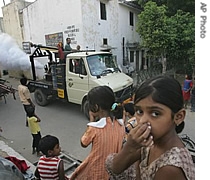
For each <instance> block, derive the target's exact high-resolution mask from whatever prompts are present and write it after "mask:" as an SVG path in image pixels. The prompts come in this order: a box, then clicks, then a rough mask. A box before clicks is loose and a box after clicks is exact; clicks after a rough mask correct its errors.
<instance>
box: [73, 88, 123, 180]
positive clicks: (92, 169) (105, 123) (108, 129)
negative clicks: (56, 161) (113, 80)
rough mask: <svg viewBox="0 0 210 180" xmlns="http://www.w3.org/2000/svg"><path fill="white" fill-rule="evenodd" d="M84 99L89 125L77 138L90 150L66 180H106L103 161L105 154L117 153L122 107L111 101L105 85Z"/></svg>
mask: <svg viewBox="0 0 210 180" xmlns="http://www.w3.org/2000/svg"><path fill="white" fill-rule="evenodd" d="M87 98H88V102H89V109H90V111H89V114H90V123H88V124H87V129H86V131H85V133H84V135H83V136H82V138H81V145H82V147H87V146H88V145H90V144H92V149H91V152H90V154H89V155H88V156H87V158H86V159H85V160H84V161H83V162H82V163H81V164H80V166H79V167H77V169H76V170H75V171H74V173H73V174H72V176H71V177H70V179H71V180H74V179H77V180H80V179H91V180H99V179H108V178H109V176H108V173H107V172H106V169H105V159H106V157H107V155H108V154H110V153H117V152H119V151H120V149H121V148H122V141H123V137H124V134H125V127H124V122H123V119H122V118H123V107H122V105H121V104H118V103H116V102H115V95H114V92H113V91H112V89H111V88H110V87H108V86H98V87H95V88H93V89H91V90H90V91H89V93H88V95H87Z"/></svg>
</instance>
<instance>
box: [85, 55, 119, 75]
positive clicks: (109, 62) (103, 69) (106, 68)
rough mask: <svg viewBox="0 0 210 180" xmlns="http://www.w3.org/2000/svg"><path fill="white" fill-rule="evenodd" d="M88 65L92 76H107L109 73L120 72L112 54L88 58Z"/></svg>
mask: <svg viewBox="0 0 210 180" xmlns="http://www.w3.org/2000/svg"><path fill="white" fill-rule="evenodd" d="M87 63H88V66H89V69H90V73H91V75H92V76H105V75H107V74H108V73H113V72H116V71H119V68H118V66H117V63H116V62H115V60H114V57H113V56H112V55H111V54H110V55H107V54H100V55H92V56H88V57H87Z"/></svg>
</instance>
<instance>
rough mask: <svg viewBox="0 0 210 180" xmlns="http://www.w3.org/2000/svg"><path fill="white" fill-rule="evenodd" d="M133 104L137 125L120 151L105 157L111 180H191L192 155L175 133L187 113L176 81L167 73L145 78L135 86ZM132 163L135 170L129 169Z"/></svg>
mask: <svg viewBox="0 0 210 180" xmlns="http://www.w3.org/2000/svg"><path fill="white" fill-rule="evenodd" d="M134 104H135V111H136V113H135V116H136V119H137V122H138V125H137V126H136V127H135V128H133V129H131V131H130V133H129V135H128V139H127V142H126V144H125V146H124V147H123V149H122V150H121V151H120V153H118V154H110V155H109V156H108V157H107V159H106V168H107V171H108V172H109V174H110V176H111V178H110V179H118V180H120V179H126V180H129V179H130V180H131V179H140V180H165V179H170V180H177V179H178V180H194V179H195V169H194V164H193V161H192V158H191V155H190V153H189V151H188V149H187V148H186V147H185V146H184V144H183V143H182V141H181V139H180V138H179V136H178V135H177V132H180V131H182V129H183V128H184V118H185V113H186V112H185V109H184V108H183V97H182V89H181V86H180V84H179V82H177V81H176V80H175V79H173V78H169V77H167V76H158V77H155V78H153V79H150V80H147V81H146V82H144V83H143V84H142V85H141V86H140V87H139V88H138V89H137V91H136V93H135V99H134ZM133 163H136V172H135V171H129V169H130V168H129V167H130V166H131V165H132V164H133ZM132 167H133V166H132ZM129 172H135V173H136V177H135V178H132V177H133V176H131V174H129Z"/></svg>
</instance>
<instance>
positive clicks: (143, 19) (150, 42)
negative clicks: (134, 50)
mask: <svg viewBox="0 0 210 180" xmlns="http://www.w3.org/2000/svg"><path fill="white" fill-rule="evenodd" d="M165 13H166V7H165V6H157V4H156V3H154V2H148V3H147V4H146V5H145V8H144V11H143V12H142V13H141V14H139V15H138V24H137V32H139V34H140V36H141V39H142V42H141V43H140V44H141V45H142V47H145V48H148V47H149V49H150V50H151V51H153V53H154V54H159V55H160V54H161V53H162V52H163V51H164V50H165V49H166V46H167V41H168V38H167V36H168V34H167V28H168V27H167V17H166V15H165Z"/></svg>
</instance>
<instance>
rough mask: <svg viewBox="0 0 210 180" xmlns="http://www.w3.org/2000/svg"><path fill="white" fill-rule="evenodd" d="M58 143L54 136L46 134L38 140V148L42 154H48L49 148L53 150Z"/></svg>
mask: <svg viewBox="0 0 210 180" xmlns="http://www.w3.org/2000/svg"><path fill="white" fill-rule="evenodd" d="M57 144H59V140H58V138H57V137H55V136H51V135H46V136H44V137H43V138H41V140H40V141H39V149H40V151H41V152H42V153H43V154H44V155H46V156H47V155H48V151H49V150H53V149H54V147H55V146H56V145H57Z"/></svg>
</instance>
